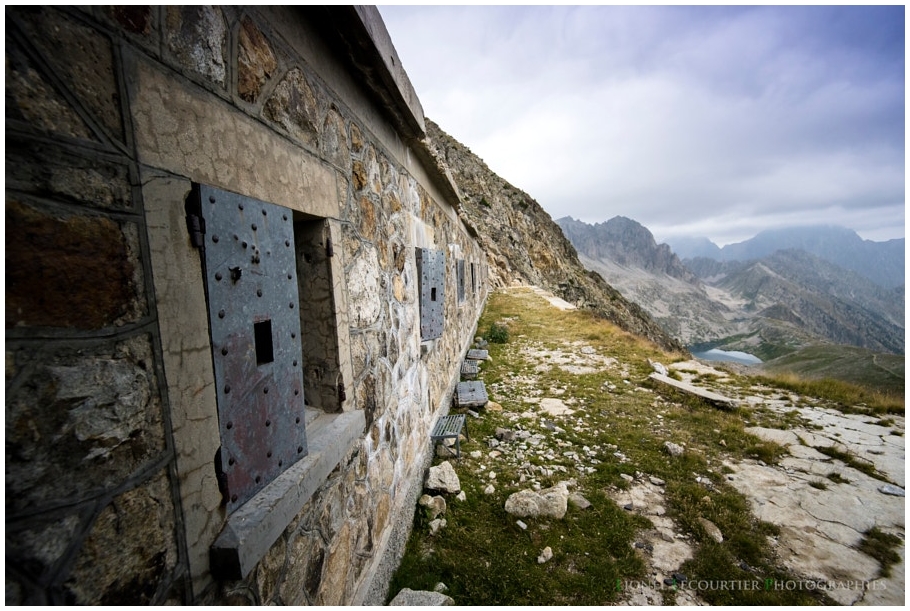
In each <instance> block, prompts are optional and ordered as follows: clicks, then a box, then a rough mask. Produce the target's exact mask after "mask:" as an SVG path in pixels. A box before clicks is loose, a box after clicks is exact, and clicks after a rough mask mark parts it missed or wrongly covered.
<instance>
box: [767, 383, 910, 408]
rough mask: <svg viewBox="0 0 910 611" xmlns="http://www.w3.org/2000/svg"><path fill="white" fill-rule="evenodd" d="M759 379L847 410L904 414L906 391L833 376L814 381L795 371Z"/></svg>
mask: <svg viewBox="0 0 910 611" xmlns="http://www.w3.org/2000/svg"><path fill="white" fill-rule="evenodd" d="M756 380H757V381H758V382H760V383H763V384H769V385H773V386H776V387H778V388H785V389H787V390H791V391H793V392H796V393H799V394H802V395H811V396H813V397H820V398H822V399H826V400H828V401H831V402H834V403H835V404H836V407H837V409H839V410H840V411H842V412H844V413H859V414H899V415H903V414H904V396H903V390H901V391H900V393H899V394H897V393H895V392H892V391H881V390H874V389H870V388H866V387H863V386H859V385H857V384H853V383H850V382H845V381H843V380H835V379H832V378H824V379H820V380H812V379H806V378H801V377H799V376H798V375H796V374H793V373H781V374H776V375H767V374H766V375H760V376H756Z"/></svg>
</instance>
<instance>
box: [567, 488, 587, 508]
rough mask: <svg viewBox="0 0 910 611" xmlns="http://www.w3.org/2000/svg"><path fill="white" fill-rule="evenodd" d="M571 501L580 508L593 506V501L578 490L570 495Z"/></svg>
mask: <svg viewBox="0 0 910 611" xmlns="http://www.w3.org/2000/svg"><path fill="white" fill-rule="evenodd" d="M569 502H570V503H572V504H573V505H575V506H576V507H578V508H579V509H587V508H588V507H590V506H591V501H589V500H588V499H586V498H585V497H583V496H581V495H580V494H579V493H577V492H573V493H572V494H570V495H569Z"/></svg>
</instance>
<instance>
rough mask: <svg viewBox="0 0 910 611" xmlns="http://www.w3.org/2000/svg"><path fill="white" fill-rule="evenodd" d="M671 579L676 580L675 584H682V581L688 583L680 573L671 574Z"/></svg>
mask: <svg viewBox="0 0 910 611" xmlns="http://www.w3.org/2000/svg"><path fill="white" fill-rule="evenodd" d="M673 579H675V580H676V583H683V582H684V581H689V580H688V578H687V577H686V576H685V575H683V574H682V573H673Z"/></svg>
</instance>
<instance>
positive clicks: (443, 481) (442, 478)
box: [426, 461, 461, 494]
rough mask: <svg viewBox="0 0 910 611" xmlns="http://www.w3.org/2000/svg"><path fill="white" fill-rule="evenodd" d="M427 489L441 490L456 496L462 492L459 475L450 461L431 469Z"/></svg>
mask: <svg viewBox="0 0 910 611" xmlns="http://www.w3.org/2000/svg"><path fill="white" fill-rule="evenodd" d="M426 487H427V488H428V489H430V490H439V491H442V492H450V493H452V494H455V493H456V492H458V491H459V490H461V482H460V481H459V480H458V474H457V473H455V468H454V467H453V466H452V464H451V463H450V462H449V461H445V462H444V463H442V464H440V465H437V466H435V467H430V474H429V477H427V483H426Z"/></svg>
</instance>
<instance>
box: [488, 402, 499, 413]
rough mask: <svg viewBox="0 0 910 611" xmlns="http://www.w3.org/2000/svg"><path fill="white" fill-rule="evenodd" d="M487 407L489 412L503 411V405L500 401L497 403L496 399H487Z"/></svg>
mask: <svg viewBox="0 0 910 611" xmlns="http://www.w3.org/2000/svg"><path fill="white" fill-rule="evenodd" d="M486 409H487V411H488V412H501V411H502V405H501V404H499V403H497V402H496V401H487V408H486Z"/></svg>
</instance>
